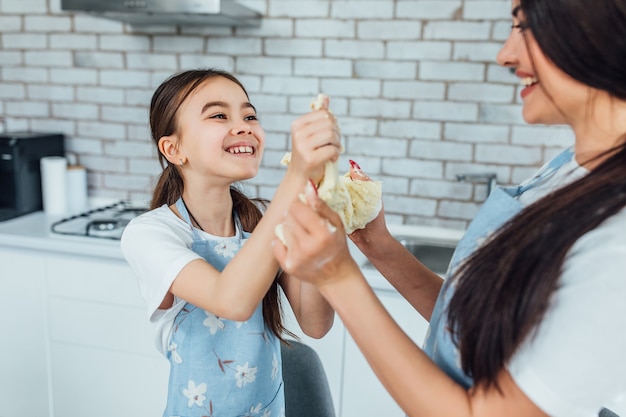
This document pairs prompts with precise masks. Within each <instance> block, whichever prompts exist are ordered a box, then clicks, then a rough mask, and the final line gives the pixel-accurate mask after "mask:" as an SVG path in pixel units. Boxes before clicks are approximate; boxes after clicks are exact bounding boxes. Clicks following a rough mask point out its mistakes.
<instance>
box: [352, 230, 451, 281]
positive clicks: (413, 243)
mask: <svg viewBox="0 0 626 417" xmlns="http://www.w3.org/2000/svg"><path fill="white" fill-rule="evenodd" d="M396 240H398V241H399V242H400V243H402V245H403V246H404V247H405V248H407V249H408V251H409V252H411V254H412V255H413V256H415V257H416V258H417V259H419V261H420V262H421V263H423V264H424V265H426V266H427V267H428V268H429V269H430V270H431V271H433V272H435V273H437V274H439V275H444V274H445V273H446V271H447V270H448V265H449V264H450V260H451V259H452V254H453V253H454V248H455V246H452V245H446V244H444V243H431V242H426V241H424V240H420V239H419V238H415V237H411V236H409V237H406V236H396ZM373 267H374V266H373V265H372V264H371V263H370V262H369V261H366V262H365V263H364V264H363V268H373Z"/></svg>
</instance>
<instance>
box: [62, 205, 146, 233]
mask: <svg viewBox="0 0 626 417" xmlns="http://www.w3.org/2000/svg"><path fill="white" fill-rule="evenodd" d="M147 210H148V209H147V208H146V207H143V206H137V205H133V204H132V203H130V202H128V201H119V202H117V203H114V204H111V205H108V206H104V207H100V208H96V209H93V210H89V211H86V212H84V213H81V214H76V215H73V216H70V217H67V218H64V219H61V220H59V221H56V222H54V223H53V224H52V225H51V226H50V230H51V231H52V233H54V234H57V235H63V236H84V237H93V238H101V239H113V240H119V239H120V238H121V237H122V232H123V231H124V227H126V225H127V224H128V222H129V221H131V220H132V219H133V218H134V217H137V216H138V215H140V214H141V213H144V212H146V211H147Z"/></svg>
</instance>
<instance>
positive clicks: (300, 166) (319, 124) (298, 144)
mask: <svg viewBox="0 0 626 417" xmlns="http://www.w3.org/2000/svg"><path fill="white" fill-rule="evenodd" d="M291 138H292V144H291V149H292V151H291V163H290V164H289V168H288V171H289V170H291V171H294V172H297V173H298V174H299V175H302V176H304V177H305V178H307V179H309V178H310V179H312V180H313V181H314V182H315V183H316V184H317V183H318V182H319V180H320V179H321V178H322V176H323V174H324V164H325V163H326V162H328V161H336V160H337V159H338V158H339V153H340V151H341V143H340V139H341V135H340V133H339V126H338V125H337V120H336V119H335V116H333V114H332V113H331V112H330V111H329V110H328V109H327V108H323V109H320V110H315V111H312V112H310V113H307V114H305V115H303V116H300V117H299V118H297V119H296V120H295V121H294V122H293V123H292V124H291Z"/></svg>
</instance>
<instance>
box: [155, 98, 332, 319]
mask: <svg viewBox="0 0 626 417" xmlns="http://www.w3.org/2000/svg"><path fill="white" fill-rule="evenodd" d="M328 145H330V146H328ZM339 148H340V144H339V133H338V128H337V125H336V122H335V119H334V117H332V116H330V115H329V113H328V112H327V111H325V110H320V111H314V112H311V113H308V114H306V115H304V116H301V117H300V118H298V119H297V120H296V121H295V122H294V123H293V124H292V160H291V164H290V165H289V167H288V168H287V172H286V174H285V176H284V178H283V180H282V181H281V183H280V185H279V186H278V188H277V190H276V194H275V195H274V197H273V199H272V202H271V204H270V205H269V206H268V208H267V211H266V212H265V214H264V216H263V217H262V219H261V221H260V222H259V223H258V225H257V226H256V228H255V230H254V232H253V233H252V234H251V236H250V238H249V239H248V241H247V242H246V244H245V245H243V247H242V248H241V250H240V251H239V252H238V253H237V254H236V255H235V257H234V258H233V259H232V260H231V261H230V262H229V263H228V264H227V266H226V268H224V270H223V271H222V272H219V271H217V270H216V269H215V268H214V267H213V266H211V265H210V264H208V263H207V262H205V261H204V260H202V259H197V260H194V261H192V262H189V263H188V264H187V265H186V266H185V267H183V269H182V270H181V271H180V272H179V274H178V276H177V277H176V279H175V280H174V282H173V284H172V286H171V287H170V292H171V293H172V294H175V295H176V296H178V297H179V298H181V299H183V300H185V301H187V302H190V303H192V304H194V305H196V306H198V307H200V308H203V309H205V310H207V311H210V312H211V313H213V314H215V315H217V316H220V317H224V318H226V319H231V320H237V321H245V320H247V319H248V318H249V317H250V316H251V315H252V314H253V313H254V310H255V308H256V307H257V305H258V304H259V302H260V301H261V300H262V299H263V296H264V295H265V294H266V292H267V291H268V289H269V287H270V285H271V284H272V282H273V280H274V277H275V275H276V272H277V270H278V263H277V262H276V260H275V259H274V257H273V256H272V251H271V242H272V240H273V238H274V228H275V227H276V225H277V224H278V223H279V222H281V221H282V220H283V218H284V214H285V211H286V210H287V208H288V207H289V205H290V204H291V203H292V202H293V201H294V200H296V199H297V196H298V194H299V193H301V192H302V190H303V189H304V186H305V184H306V182H307V181H308V179H309V178H317V177H319V176H320V175H321V174H322V172H323V166H324V164H325V163H326V162H327V161H329V160H335V159H336V158H338V156H339ZM165 301H166V302H167V300H165Z"/></svg>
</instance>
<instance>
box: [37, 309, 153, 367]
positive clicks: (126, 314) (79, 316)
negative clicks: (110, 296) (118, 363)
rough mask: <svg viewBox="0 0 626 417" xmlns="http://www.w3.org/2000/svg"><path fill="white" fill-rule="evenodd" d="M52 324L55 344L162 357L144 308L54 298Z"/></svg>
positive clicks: (50, 317)
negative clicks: (155, 343)
mask: <svg viewBox="0 0 626 417" xmlns="http://www.w3.org/2000/svg"><path fill="white" fill-rule="evenodd" d="M49 323H50V338H51V340H52V342H53V343H65V344H75V345H81V346H90V347H92V348H96V349H101V350H116V351H123V352H129V353H136V354H141V355H149V356H158V357H160V355H159V354H158V352H157V350H156V348H155V346H154V336H153V329H152V326H151V324H150V323H149V322H148V318H147V317H146V315H145V313H144V311H143V309H141V308H136V307H125V306H119V305H112V304H101V303H93V302H90V301H83V300H75V299H69V298H51V299H50V300H49Z"/></svg>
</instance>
